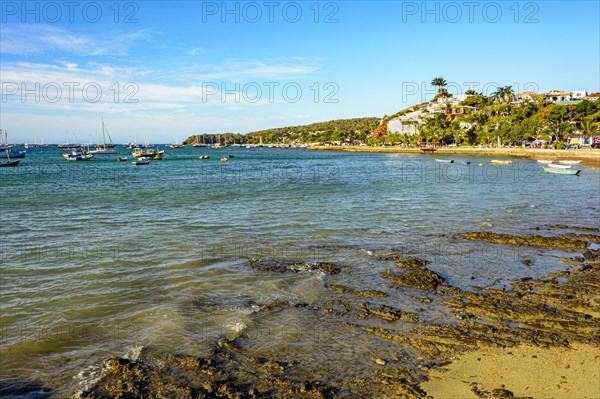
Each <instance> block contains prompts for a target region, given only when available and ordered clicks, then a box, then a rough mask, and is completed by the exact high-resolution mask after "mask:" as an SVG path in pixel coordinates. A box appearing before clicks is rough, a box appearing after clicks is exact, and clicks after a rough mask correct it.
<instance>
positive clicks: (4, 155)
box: [0, 150, 27, 158]
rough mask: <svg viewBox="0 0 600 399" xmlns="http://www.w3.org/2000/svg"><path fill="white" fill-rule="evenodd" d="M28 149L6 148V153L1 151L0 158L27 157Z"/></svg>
mask: <svg viewBox="0 0 600 399" xmlns="http://www.w3.org/2000/svg"><path fill="white" fill-rule="evenodd" d="M26 152H27V150H23V151H18V150H5V151H4V153H0V158H25V154H26Z"/></svg>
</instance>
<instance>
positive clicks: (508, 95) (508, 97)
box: [492, 86, 515, 103]
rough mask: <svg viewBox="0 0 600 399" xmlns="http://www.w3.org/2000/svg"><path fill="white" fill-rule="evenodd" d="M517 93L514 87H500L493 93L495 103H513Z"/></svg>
mask: <svg viewBox="0 0 600 399" xmlns="http://www.w3.org/2000/svg"><path fill="white" fill-rule="evenodd" d="M514 96H515V92H514V90H513V88H512V86H504V87H498V88H497V89H496V91H495V92H493V93H492V97H493V99H494V101H496V102H499V103H502V102H507V103H509V102H511V101H512V100H513V99H514Z"/></svg>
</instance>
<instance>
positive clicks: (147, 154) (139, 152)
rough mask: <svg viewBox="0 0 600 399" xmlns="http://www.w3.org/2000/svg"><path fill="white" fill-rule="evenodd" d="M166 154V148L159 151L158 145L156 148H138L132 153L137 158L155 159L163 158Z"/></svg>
mask: <svg viewBox="0 0 600 399" xmlns="http://www.w3.org/2000/svg"><path fill="white" fill-rule="evenodd" d="M164 154H165V150H161V151H159V150H158V147H156V149H154V148H136V149H134V150H133V152H132V153H131V155H132V156H133V157H135V158H148V159H154V160H157V161H158V160H160V159H163V156H164Z"/></svg>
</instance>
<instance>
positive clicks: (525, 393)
mask: <svg viewBox="0 0 600 399" xmlns="http://www.w3.org/2000/svg"><path fill="white" fill-rule="evenodd" d="M421 388H423V389H424V390H425V391H426V392H427V393H428V394H429V395H430V396H432V397H433V398H435V399H469V398H473V399H477V398H480V397H481V395H493V393H494V390H496V393H497V394H498V395H500V394H501V392H503V391H504V394H505V395H509V394H508V393H507V392H506V391H510V392H512V394H513V395H514V396H515V397H533V398H565V399H566V398H587V399H592V398H598V397H600V349H599V348H597V347H595V346H591V345H583V344H574V345H572V347H570V348H539V347H536V346H531V345H519V346H517V347H515V348H485V349H480V350H476V351H474V352H468V353H465V354H464V355H462V356H460V358H459V359H458V360H456V361H454V362H453V363H452V364H450V365H448V366H447V367H446V368H445V369H437V370H433V371H432V372H431V373H430V375H429V381H428V382H426V383H424V384H422V385H421ZM488 393H489V394H488Z"/></svg>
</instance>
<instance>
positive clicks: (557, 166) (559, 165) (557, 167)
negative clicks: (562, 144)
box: [548, 163, 573, 169]
mask: <svg viewBox="0 0 600 399" xmlns="http://www.w3.org/2000/svg"><path fill="white" fill-rule="evenodd" d="M572 166H573V165H561V164H556V163H551V164H548V167H549V168H552V169H571V167H572Z"/></svg>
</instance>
